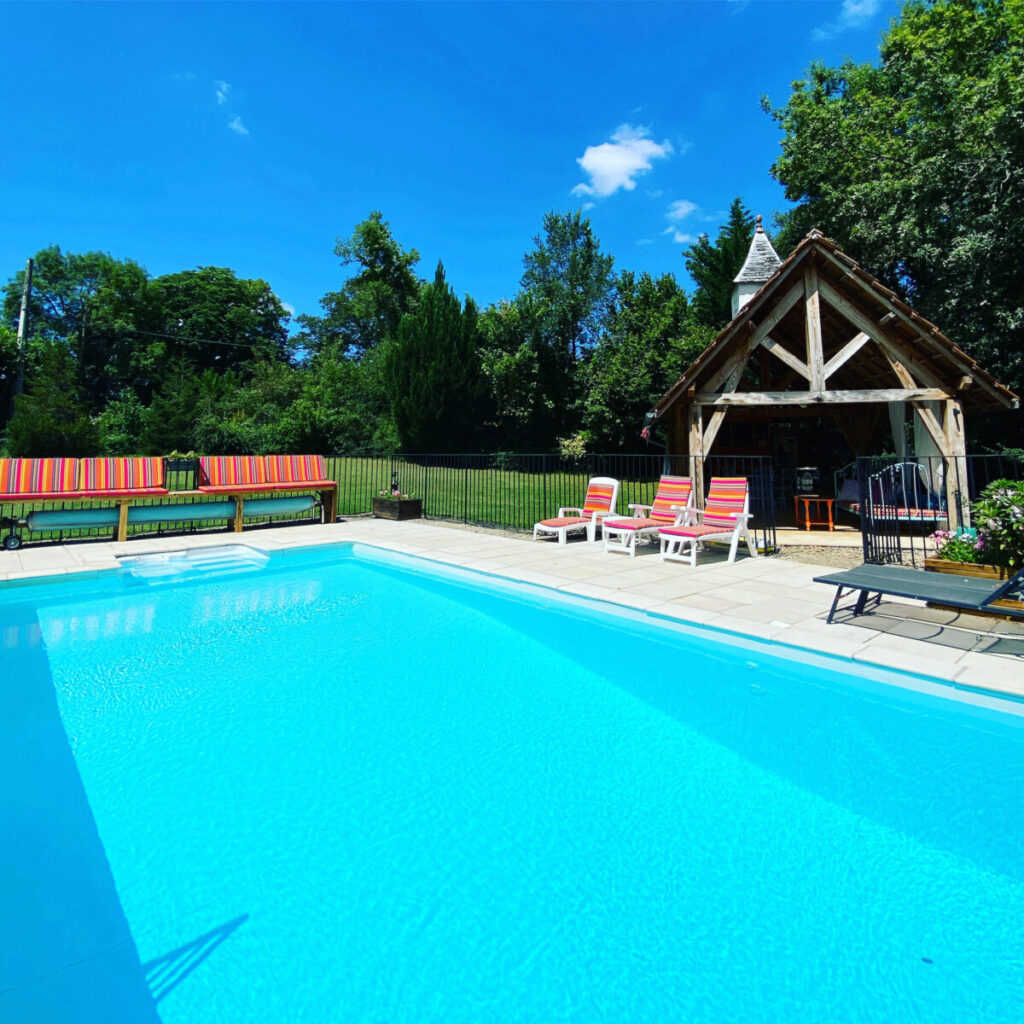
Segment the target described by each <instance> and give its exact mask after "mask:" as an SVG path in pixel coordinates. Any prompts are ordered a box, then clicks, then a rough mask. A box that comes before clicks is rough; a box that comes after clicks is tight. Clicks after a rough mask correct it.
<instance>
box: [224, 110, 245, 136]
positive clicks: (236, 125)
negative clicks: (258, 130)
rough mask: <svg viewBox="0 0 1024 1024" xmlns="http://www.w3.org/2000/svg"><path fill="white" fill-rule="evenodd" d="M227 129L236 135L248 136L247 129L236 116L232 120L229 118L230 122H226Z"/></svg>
mask: <svg viewBox="0 0 1024 1024" xmlns="http://www.w3.org/2000/svg"><path fill="white" fill-rule="evenodd" d="M228 127H229V128H230V129H231V130H232V131H233V132H234V133H235V134H236V135H248V134H249V129H248V128H246V127H245V125H244V124H242V119H241V118H240V117H239V116H238V115H237V114H236V115H235V116H234V117H233V118H231V120H230V121H228Z"/></svg>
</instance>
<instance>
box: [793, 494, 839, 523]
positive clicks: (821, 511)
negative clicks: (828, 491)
mask: <svg viewBox="0 0 1024 1024" xmlns="http://www.w3.org/2000/svg"><path fill="white" fill-rule="evenodd" d="M835 503H836V499H835V498H823V497H822V496H821V495H820V494H797V495H795V496H794V498H793V506H794V512H795V514H796V525H797V526H802V527H803V528H804V529H805V530H809V529H810V528H811V527H812V526H827V527H828V528H829V531H830V532H834V531H835V523H834V521H833V518H832V506H833V505H835ZM801 504H802V505H803V516H801V515H800V511H801V509H800V506H801ZM823 516H828V518H827V519H825V518H822V517H823Z"/></svg>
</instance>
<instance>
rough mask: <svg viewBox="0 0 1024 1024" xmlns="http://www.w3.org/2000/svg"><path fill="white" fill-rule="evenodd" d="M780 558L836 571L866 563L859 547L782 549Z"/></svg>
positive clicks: (802, 546)
mask: <svg viewBox="0 0 1024 1024" xmlns="http://www.w3.org/2000/svg"><path fill="white" fill-rule="evenodd" d="M779 557H780V558H788V559H789V560H790V561H792V562H807V563H809V564H811V565H827V566H831V567H832V568H834V569H853V568H854V567H855V566H858V565H860V564H861V563H862V562H863V561H864V553H863V551H862V550H861V549H860V548H859V547H857V548H840V547H812V546H811V545H804V544H800V545H796V544H794V545H792V546H791V547H783V548H781V549H780V551H779Z"/></svg>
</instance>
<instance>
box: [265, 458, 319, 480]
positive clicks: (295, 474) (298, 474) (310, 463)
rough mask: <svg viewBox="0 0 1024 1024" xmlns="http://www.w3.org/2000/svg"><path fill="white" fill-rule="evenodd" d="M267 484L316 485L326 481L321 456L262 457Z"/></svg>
mask: <svg viewBox="0 0 1024 1024" xmlns="http://www.w3.org/2000/svg"><path fill="white" fill-rule="evenodd" d="M263 463H264V466H265V467H266V479H267V483H268V484H304V483H318V482H320V481H323V480H326V479H327V467H326V465H325V464H324V457H323V456H322V455H264V456H263Z"/></svg>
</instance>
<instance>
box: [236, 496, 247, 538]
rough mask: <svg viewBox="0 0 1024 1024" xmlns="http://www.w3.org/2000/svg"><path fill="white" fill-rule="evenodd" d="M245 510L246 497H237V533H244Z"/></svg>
mask: <svg viewBox="0 0 1024 1024" xmlns="http://www.w3.org/2000/svg"><path fill="white" fill-rule="evenodd" d="M244 508H245V495H243V494H237V495H235V533H241V532H242V513H243V510H244Z"/></svg>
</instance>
